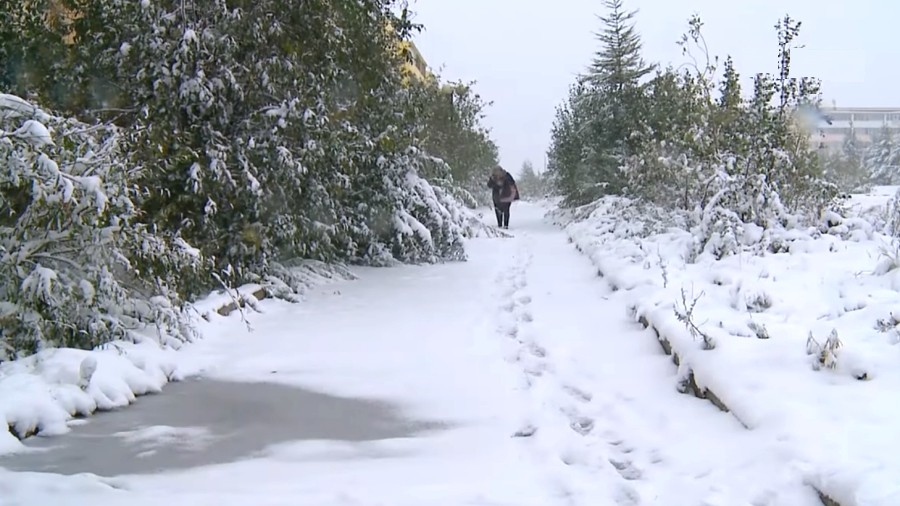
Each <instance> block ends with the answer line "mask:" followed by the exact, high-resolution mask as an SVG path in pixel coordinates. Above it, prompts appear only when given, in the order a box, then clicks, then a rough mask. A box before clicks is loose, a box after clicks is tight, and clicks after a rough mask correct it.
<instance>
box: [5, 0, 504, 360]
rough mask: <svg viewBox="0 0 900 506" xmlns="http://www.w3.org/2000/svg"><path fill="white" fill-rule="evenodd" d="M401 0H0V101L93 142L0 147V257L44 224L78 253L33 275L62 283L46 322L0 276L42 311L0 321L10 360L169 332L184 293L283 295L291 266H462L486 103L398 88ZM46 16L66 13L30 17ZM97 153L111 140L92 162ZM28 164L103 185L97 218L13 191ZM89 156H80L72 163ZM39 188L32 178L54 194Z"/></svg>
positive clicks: (486, 163) (29, 171)
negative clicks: (15, 100) (87, 290)
mask: <svg viewBox="0 0 900 506" xmlns="http://www.w3.org/2000/svg"><path fill="white" fill-rule="evenodd" d="M398 3H399V2H397V1H395V0H360V1H354V2H332V1H330V0H309V1H303V2H299V3H298V2H295V1H292V0H253V1H248V0H206V1H202V2H200V1H188V2H184V1H181V0H148V1H138V0H36V1H34V2H26V3H25V5H24V6H23V5H19V3H17V2H13V3H9V2H7V3H4V4H0V62H2V67H0V91H13V92H15V93H16V94H18V95H21V96H24V97H28V98H30V99H32V100H33V101H34V102H36V103H39V104H41V106H43V107H46V109H47V110H53V111H58V112H60V114H59V116H64V117H70V118H77V120H75V119H73V120H69V119H54V120H52V121H53V122H54V123H53V125H52V126H51V129H53V128H57V124H59V125H62V124H66V125H68V124H69V123H71V124H73V125H74V124H77V125H79V127H78V128H81V129H83V130H85V131H88V132H91V135H87V136H85V135H76V134H74V133H71V132H70V130H67V129H63V130H61V131H63V132H64V135H62V136H61V137H58V144H57V145H54V146H53V148H52V150H51V148H49V147H47V146H43V147H41V148H40V149H35V150H34V151H33V152H29V151H27V149H26V148H24V147H21V146H19V145H14V146H11V147H9V151H8V154H10V156H12V154H16V156H19V155H21V154H22V153H23V152H24V153H25V154H26V155H27V156H25V158H22V160H24V161H21V162H16V164H15V165H10V163H11V162H9V160H11V159H12V158H8V160H7V163H6V166H4V170H5V171H6V172H8V173H9V174H8V177H7V178H6V180H5V181H6V183H5V184H6V186H5V187H3V189H0V191H2V192H3V201H2V204H3V206H2V211H3V213H2V214H3V220H5V221H4V222H3V224H4V226H8V227H9V230H10V232H9V237H8V238H7V240H6V242H5V243H4V244H3V246H4V247H6V248H7V250H9V251H12V250H13V249H14V248H16V247H20V246H17V245H16V244H17V241H27V240H28V238H29V237H31V236H33V235H35V234H44V233H48V232H53V234H55V235H54V237H57V236H58V237H63V236H66V237H68V235H72V236H73V237H76V238H78V240H79V241H81V242H72V244H73V245H75V244H77V247H78V248H79V249H80V250H81V251H83V252H85V253H86V254H88V253H92V254H93V256H89V257H84V258H83V259H82V260H83V261H84V262H85V265H84V267H83V272H81V271H79V273H78V274H77V275H76V274H73V273H72V272H68V271H66V272H64V270H63V266H64V265H68V264H67V263H66V262H65V261H63V260H59V258H63V256H61V255H60V254H54V259H56V260H58V261H57V263H56V264H54V265H48V264H47V263H46V262H44V263H43V264H41V265H42V266H43V267H46V268H47V269H48V270H47V271H41V272H43V273H44V274H46V276H48V277H47V279H50V278H53V279H62V277H65V283H63V284H62V285H60V286H67V287H69V288H66V289H65V290H68V292H66V293H65V294H63V292H53V297H54V298H53V299H52V301H53V303H54V304H55V305H54V306H52V307H55V308H56V309H53V311H54V312H52V313H48V312H47V311H50V309H51V307H50V306H47V304H46V301H45V302H44V303H43V304H45V306H46V307H39V305H38V304H39V303H38V302H37V299H34V300H30V301H23V300H22V299H20V298H16V297H19V295H15V294H16V293H18V292H17V291H16V290H17V289H20V288H22V287H23V286H24V285H23V283H25V279H26V278H25V277H23V276H25V275H26V274H27V272H26V271H27V269H26V271H22V268H21V267H19V266H15V268H14V269H13V267H10V269H12V270H10V271H9V273H8V275H7V281H8V282H9V285H8V286H9V287H10V288H9V289H8V293H6V294H5V298H4V299H3V300H0V305H2V304H4V303H6V302H8V303H10V304H13V305H16V304H19V306H15V307H16V308H18V307H27V308H28V309H27V310H28V311H37V312H38V313H40V314H41V315H42V318H43V320H41V322H42V323H35V324H34V325H35V326H32V327H29V328H27V329H26V328H25V327H23V325H24V324H23V323H22V322H25V321H28V322H35V321H37V320H34V319H28V318H31V316H28V317H27V318H26V319H22V318H25V317H21V318H20V316H15V315H24V314H26V313H25V312H22V311H25V309H22V310H21V311H20V310H19V309H16V310H15V311H13V310H12V309H10V311H12V312H8V313H4V314H3V315H4V316H3V319H2V320H0V330H2V331H3V341H4V342H6V343H7V344H8V346H10V347H11V350H12V351H11V353H12V352H18V351H33V349H34V348H35V347H40V346H46V345H57V344H65V345H71V346H81V347H91V346H94V345H96V344H98V343H99V342H104V341H107V340H109V339H113V338H116V337H122V336H124V335H126V334H128V333H129V332H132V331H134V330H135V329H136V328H137V327H138V326H139V325H137V323H135V322H140V323H148V324H156V325H158V326H160V328H162V329H164V331H165V333H169V334H172V333H177V332H181V331H182V330H183V329H180V327H179V326H181V325H183V324H184V322H182V321H180V320H178V319H177V318H176V316H177V315H178V314H180V312H179V311H180V308H181V307H182V302H181V301H183V300H192V299H194V298H196V297H199V296H202V295H205V294H206V293H207V292H208V291H209V290H210V289H213V288H220V287H221V285H223V284H224V285H226V286H234V285H239V284H243V283H247V282H258V283H263V284H269V285H271V286H278V287H283V286H285V284H287V286H297V283H299V282H300V281H301V280H300V279H299V278H298V279H294V278H293V277H292V274H291V273H292V270H291V269H290V267H289V266H291V265H295V264H296V262H297V261H298V260H302V259H314V260H321V261H326V262H358V263H367V264H376V265H386V264H390V263H393V262H396V261H403V262H438V261H448V260H449V261H452V260H464V259H465V251H464V249H463V238H464V237H465V236H466V235H468V234H471V233H472V230H470V224H471V222H472V216H471V215H470V213H468V212H467V211H466V210H465V209H464V208H463V207H462V206H461V204H460V201H461V200H463V201H465V202H466V203H467V204H473V200H474V199H473V198H472V196H471V195H470V194H469V193H468V192H467V189H473V188H474V186H471V185H470V183H471V182H472V181H474V180H475V179H477V180H478V181H479V183H480V182H481V180H482V176H483V174H484V173H485V172H486V171H487V169H489V168H490V167H491V166H492V165H494V164H496V160H497V148H496V146H495V145H494V144H493V142H492V141H491V140H490V138H489V134H488V132H487V130H486V129H485V128H484V127H483V126H482V125H481V120H482V116H483V111H484V108H485V107H486V106H487V104H486V103H485V102H484V101H483V100H482V99H481V97H480V96H478V95H477V94H476V93H475V91H474V90H473V89H472V86H471V85H470V84H465V85H464V84H462V83H451V84H450V85H449V88H442V87H440V86H438V85H437V84H436V83H422V84H412V85H410V84H409V83H408V82H407V81H406V80H405V79H404V76H403V75H402V72H401V68H402V65H403V63H404V61H405V58H407V56H408V55H406V54H404V51H403V49H402V42H403V41H405V40H407V39H408V38H409V36H410V34H411V33H412V32H413V31H414V30H416V29H417V28H418V27H416V26H414V25H413V24H412V23H411V22H410V21H409V16H408V12H407V11H406V10H405V9H403V10H401V11H400V13H396V12H395V10H396V9H395V8H396V7H397V4H398ZM48 9H57V10H59V12H65V13H69V15H67V16H61V17H59V18H58V19H57V18H53V17H47V16H45V14H46V13H47V12H48ZM54 12H55V11H54ZM447 89H450V90H452V93H451V94H447V93H445V90H447ZM450 99H452V100H450ZM29 107H30V106H29ZM48 118H50V116H48ZM47 121H51V120H49V119H48V120H47ZM79 121H80V122H82V123H79ZM88 125H90V126H88ZM0 128H5V125H4V126H3V127H0ZM59 128H62V127H59ZM3 132H4V130H0V138H2V134H3ZM57 133H58V132H57ZM104 135H105V136H107V137H108V138H114V139H115V142H114V144H115V146H114V148H112V147H110V146H111V144H110V143H111V142H112V141H107V140H102V139H100V137H102V136H104ZM98 136H100V137H98ZM107 137H103V139H107ZM100 145H102V146H104V147H109V150H108V151H103V152H102V153H103V157H99V155H98V153H100V151H99V148H97V146H100ZM43 154H47V155H48V156H50V158H51V159H53V160H56V161H57V162H56V163H57V164H58V165H59V166H60V169H59V171H58V172H59V174H63V175H62V176H60V175H57V176H55V177H56V178H57V180H59V178H60V177H61V178H63V180H65V179H67V178H75V179H77V178H83V177H84V176H85V171H88V172H89V173H91V174H99V173H101V172H102V173H103V174H105V175H106V176H107V177H105V178H104V179H103V182H102V184H101V186H102V189H103V191H104V193H105V194H106V195H108V196H109V199H110V203H109V206H108V210H105V211H103V212H102V213H100V214H99V215H98V216H96V217H95V218H93V219H94V221H92V222H91V224H90V226H87V225H81V224H80V223H81V222H80V221H79V220H82V219H86V217H88V216H89V215H88V214H84V213H81V212H80V211H77V210H78V209H79V208H77V207H72V206H61V205H59V202H57V201H55V200H53V201H50V200H46V201H45V200H31V199H30V196H29V194H28V192H25V191H23V188H24V187H25V186H27V185H26V184H25V183H24V182H23V181H28V180H29V179H30V178H35V177H38V175H39V174H42V173H41V170H43V169H42V167H44V165H42V163H43V162H40V163H39V160H42V158H41V156H42V155H43ZM92 156H94V157H96V158H91V157H92ZM88 159H90V160H91V164H90V165H89V166H88V165H84V164H81V163H80V162H76V160H88ZM17 160H18V159H17ZM36 174H37V175H36ZM44 177H46V181H45V183H46V185H49V186H53V184H56V183H55V182H54V181H56V182H58V181H57V180H53V179H52V178H51V177H50V176H48V175H46V174H44ZM98 184H100V183H98ZM467 185H469V186H467ZM76 189H77V185H76ZM478 189H479V190H481V185H480V184H479V185H478ZM482 193H483V192H482ZM76 195H78V199H79V201H81V200H82V198H81V196H80V194H78V193H77V191H76ZM88 200H89V199H88ZM121 206H124V207H121ZM76 212H78V213H80V214H77V215H75V214H72V213H76ZM113 216H117V217H118V216H121V218H116V220H118V221H117V222H116V224H115V226H116V227H119V228H117V229H116V230H115V234H112V235H111V236H109V237H107V236H104V238H103V240H102V241H101V240H100V239H97V237H96V236H97V234H98V233H99V232H97V230H101V229H102V230H106V231H107V232H104V233H106V234H107V235H109V232H108V231H109V230H110V229H109V227H110V226H113V225H110V223H108V220H111V219H113V218H112V217H113ZM36 217H40V219H38V218H36ZM85 227H87V228H85ZM104 227H105V228H104ZM87 237H93V238H94V239H96V240H97V241H99V242H97V243H96V244H99V245H102V247H103V248H107V250H108V251H109V252H110V253H109V254H110V255H112V256H113V257H114V258H107V257H106V256H103V255H99V254H97V253H96V251H97V249H96V248H99V247H101V246H96V245H94V243H90V244H89V241H88V239H87ZM67 240H68V239H67ZM73 241H74V239H73ZM61 244H68V243H65V242H64V243H61ZM188 245H193V247H191V246H188ZM73 247H75V246H73ZM194 247H196V249H194ZM66 248H68V246H66ZM66 251H69V250H68V249H66ZM20 257H21V255H20ZM25 257H26V258H27V255H26V256H25ZM17 258H19V257H17ZM79 258H80V257H79ZM92 258H93V260H92ZM56 260H54V261H56ZM29 261H31V262H32V264H29V265H28V269H31V270H34V268H35V267H34V265H33V264H35V263H36V262H35V261H34V260H33V259H29ZM79 261H81V260H79ZM11 265H12V264H11ZM23 272H26V274H22V273H23ZM28 272H30V271H28ZM14 274H15V275H14ZM16 276H18V277H16ZM54 276H56V277H55V278H54ZM61 276H62V277H61ZM79 276H80V277H79ZM104 276H105V277H104ZM79 280H87V281H86V282H89V283H94V284H95V285H96V286H103V287H107V288H109V290H108V291H106V292H104V291H102V290H100V289H99V288H98V289H97V290H95V292H94V293H96V294H97V296H96V298H95V299H91V300H88V299H87V298H85V297H81V296H79V295H78V293H80V292H78V291H77V290H76V289H75V288H71V287H77V286H80V285H78V283H80V282H81V281H79ZM110 280H112V281H110ZM113 282H115V283H118V285H116V284H115V283H113ZM42 283H43V282H42ZM66 283H68V284H66ZM45 285H46V283H44V285H41V286H45ZM29 286H31V285H29ZM35 286H36V285H35ZM54 286H55V285H54ZM117 287H118V288H117ZM22 293H30V292H27V290H23V291H22ZM48 293H49V292H48ZM79 297H80V298H79ZM159 297H162V298H159ZM48 300H49V299H48ZM4 301H6V302H4ZM154 301H156V302H154ZM26 303H27V304H31V305H30V306H28V305H27V304H26ZM22 304H25V305H22ZM141 305H142V307H144V309H142V310H141V311H140V312H139V311H137V310H136V309H134V308H135V307H137V306H141ZM157 306H158V307H157ZM10 307H13V306H10ZM162 307H168V308H170V309H171V311H169V312H168V313H166V312H165V311H162V309H159V308H162ZM123 308H124V309H123ZM147 308H156V309H153V310H152V311H151V310H150V309H147ZM16 311H19V312H16ZM104 311H105V312H106V313H110V314H113V313H114V314H115V318H112V317H110V318H107V319H106V320H103V321H106V322H112V323H109V324H108V328H106V330H103V329H100V330H97V329H99V327H97V326H96V324H95V323H92V322H88V320H89V319H91V318H95V319H97V318H100V319H103V318H105V317H104V316H103V315H104V314H106V313H104ZM138 312H139V313H140V315H139V316H134V315H135V314H137V313H138ZM28 314H30V313H28ZM10 315H13V316H10ZM92 315H100V316H96V317H95V316H92ZM91 321H93V320H91ZM16 322H19V323H16ZM85 322H88V323H85ZM173 322H174V323H173ZM85 329H93V330H90V332H88V331H87V330H85ZM123 329H124V330H123ZM173 329H174V330H173ZM126 330H127V331H126ZM132 333H133V332H132ZM76 334H77V335H78V336H81V337H79V338H78V339H74V338H71V336H70V335H76ZM67 336H69V337H67ZM82 338H83V339H82ZM21 339H24V341H22V340H21ZM25 342H27V343H31V344H29V345H27V346H26V345H24V344H21V343H25ZM10 343H12V344H10ZM32 345H33V346H32Z"/></svg>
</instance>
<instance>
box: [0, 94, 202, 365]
mask: <svg viewBox="0 0 900 506" xmlns="http://www.w3.org/2000/svg"><path fill="white" fill-rule="evenodd" d="M24 132H27V135H22V133H24ZM54 137H55V139H54ZM119 140H120V139H119V132H118V131H117V130H116V129H115V128H113V127H108V126H102V125H101V127H100V128H87V126H86V125H83V124H80V123H77V122H75V121H71V120H67V119H64V118H58V117H52V116H50V115H48V114H46V113H44V112H42V111H41V110H40V109H38V108H37V107H35V106H33V105H31V104H30V103H28V102H26V101H24V100H22V99H20V98H18V97H12V96H9V95H4V96H2V97H0V159H2V160H3V161H4V162H5V163H4V164H3V168H4V170H3V171H2V172H0V202H2V210H3V214H2V216H0V279H2V287H3V288H2V289H0V297H2V301H3V302H2V305H3V308H4V309H3V312H2V316H0V331H2V335H3V341H4V342H5V344H6V346H5V351H6V353H4V354H3V355H0V359H8V358H11V355H13V354H15V353H16V352H23V351H24V352H28V351H36V350H38V349H41V348H43V347H46V346H58V345H65V346H75V347H92V346H94V345H97V344H100V343H102V342H105V341H106V340H109V339H111V338H133V337H134V336H135V334H134V332H135V331H137V330H138V329H139V328H140V326H141V325H140V324H141V323H142V322H148V323H156V324H158V325H160V327H161V328H163V329H165V330H166V331H172V333H173V334H174V335H179V334H180V329H181V328H182V327H181V325H180V323H181V322H182V320H183V315H182V314H181V313H180V304H179V303H178V301H177V300H172V299H170V298H166V297H163V299H162V300H160V301H159V302H157V301H151V299H149V298H148V297H147V294H154V293H159V292H160V291H164V290H165V286H166V284H167V281H168V280H167V279H166V277H165V276H153V273H152V272H146V273H144V272H142V270H141V266H142V265H143V264H144V263H145V262H147V261H152V262H164V263H168V264H170V265H173V266H175V265H177V266H179V267H181V268H190V266H191V265H193V264H194V263H196V262H197V259H196V257H194V256H191V255H190V254H189V251H188V248H187V245H186V244H182V245H180V246H179V247H172V245H171V244H170V243H169V242H167V241H166V240H164V239H163V238H161V237H159V236H156V235H154V234H153V233H151V231H150V229H149V228H147V227H142V226H137V225H131V224H130V222H131V221H132V220H133V219H134V218H135V216H136V213H137V211H136V206H135V205H134V203H133V202H132V198H133V197H134V196H135V195H134V191H135V190H134V189H133V188H132V187H130V185H129V177H130V176H131V175H132V171H131V170H130V169H129V168H128V167H127V166H126V165H124V164H123V163H122V161H121V160H122V156H121V155H122V154H121V151H120V148H119ZM162 302H164V304H163V303H162Z"/></svg>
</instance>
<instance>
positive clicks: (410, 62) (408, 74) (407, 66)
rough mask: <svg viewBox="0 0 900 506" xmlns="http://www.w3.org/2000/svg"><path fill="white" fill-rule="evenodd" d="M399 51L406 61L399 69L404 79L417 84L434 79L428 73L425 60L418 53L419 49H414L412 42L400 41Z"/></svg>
mask: <svg viewBox="0 0 900 506" xmlns="http://www.w3.org/2000/svg"><path fill="white" fill-rule="evenodd" d="M399 50H400V51H401V52H402V55H403V58H404V59H405V60H406V63H404V64H403V67H402V69H401V71H402V72H403V74H404V79H406V80H409V79H415V80H417V81H419V82H428V81H431V80H432V79H434V76H433V75H432V74H431V72H429V71H428V64H427V63H426V62H425V58H423V57H422V53H421V52H419V48H417V47H416V45H415V44H414V43H413V41H411V40H404V41H401V42H400V44H399Z"/></svg>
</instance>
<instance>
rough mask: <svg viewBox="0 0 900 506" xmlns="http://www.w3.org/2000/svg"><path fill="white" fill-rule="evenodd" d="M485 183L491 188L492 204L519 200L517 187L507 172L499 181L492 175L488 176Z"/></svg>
mask: <svg viewBox="0 0 900 506" xmlns="http://www.w3.org/2000/svg"><path fill="white" fill-rule="evenodd" d="M487 185H488V188H490V189H491V193H492V195H491V196H492V197H493V200H494V204H500V203H504V202H512V201H513V200H519V188H518V187H517V186H516V180H515V179H513V177H512V174H510V173H509V172H507V173H506V175H505V176H503V178H501V179H500V181H499V182H498V181H497V180H496V179H494V178H493V177H490V178H488V183H487Z"/></svg>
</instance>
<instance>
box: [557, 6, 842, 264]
mask: <svg viewBox="0 0 900 506" xmlns="http://www.w3.org/2000/svg"><path fill="white" fill-rule="evenodd" d="M606 6H607V9H608V11H609V15H608V16H607V17H605V18H602V19H603V22H604V25H605V26H606V29H605V31H604V32H603V36H602V37H601V38H600V42H601V45H602V46H601V49H600V51H599V52H598V56H597V57H596V58H595V59H594V62H593V64H592V65H591V68H590V72H589V75H588V77H587V78H585V79H582V80H581V81H580V82H579V83H578V84H576V85H575V86H573V88H572V91H571V93H570V96H569V98H568V100H567V102H566V103H565V104H564V105H563V106H561V107H560V108H559V109H558V111H557V118H556V122H555V124H554V129H553V132H552V142H551V147H550V150H549V153H548V155H549V169H550V171H551V172H552V175H553V180H554V182H555V184H556V186H557V188H558V190H559V191H560V192H561V193H562V194H563V195H564V196H565V197H566V203H568V204H581V203H585V202H588V201H590V200H593V199H596V198H598V197H599V196H601V195H602V194H603V193H620V194H625V195H628V196H632V197H639V198H642V199H643V200H645V201H647V202H650V203H654V204H658V205H661V206H664V207H666V208H669V209H674V210H680V211H684V212H687V213H689V215H690V216H691V217H692V218H691V222H692V223H693V225H692V226H693V227H694V228H695V231H696V235H697V237H698V248H699V250H704V249H705V250H709V251H713V252H715V253H716V254H719V255H724V254H728V253H730V252H733V251H735V249H736V248H739V247H741V244H742V243H743V242H746V241H747V240H750V238H751V237H758V234H756V233H755V232H752V233H749V234H748V233H747V232H748V229H747V227H746V225H752V226H753V227H761V228H762V229H763V230H765V229H768V228H770V227H777V226H785V225H787V224H789V223H794V222H796V220H797V219H803V218H804V217H807V218H811V219H817V218H818V217H819V216H820V215H821V213H822V212H823V211H824V210H826V209H828V208H829V207H830V206H832V204H833V203H834V199H835V197H836V195H837V190H838V189H837V187H836V186H835V185H834V184H833V183H832V182H829V181H827V180H826V178H825V175H826V174H825V171H824V170H823V165H822V163H821V160H820V159H819V156H818V154H817V153H816V152H815V151H814V150H812V149H811V148H810V143H809V137H808V133H807V132H806V131H805V130H804V129H803V128H802V127H801V126H800V123H799V121H798V120H797V115H798V114H803V113H804V112H805V111H807V110H809V109H815V108H817V107H818V104H819V83H818V81H817V80H815V79H812V78H805V77H802V78H796V77H794V76H793V75H792V74H791V70H790V64H791V56H792V51H793V49H794V48H795V39H796V37H797V36H798V34H799V29H800V23H799V22H796V21H794V20H793V19H791V18H790V17H788V16H785V18H784V19H782V20H780V21H779V22H778V23H777V24H776V25H775V28H776V33H777V37H778V72H777V73H775V74H758V75H756V76H754V79H753V88H752V90H750V91H751V93H750V96H749V97H748V98H744V96H743V93H742V90H741V86H740V76H739V74H738V72H737V70H736V68H735V65H734V62H733V61H732V60H731V58H730V57H729V58H727V59H725V60H724V62H723V64H722V68H721V77H720V78H719V79H718V80H717V81H714V80H713V78H712V76H713V75H715V74H716V73H717V71H718V70H719V68H718V64H719V62H718V59H716V58H712V57H711V56H710V55H709V50H708V48H707V46H706V42H705V39H704V38H703V35H702V27H703V23H702V21H701V20H700V18H699V17H697V16H695V17H693V18H692V19H691V20H690V22H689V26H688V31H687V33H686V34H685V35H684V37H683V38H682V40H681V41H680V43H679V45H680V46H681V47H682V50H683V52H684V55H685V56H686V57H687V58H688V60H689V63H687V64H686V65H684V66H683V67H682V69H673V68H671V67H670V68H666V69H664V70H659V71H656V72H655V75H653V76H652V77H650V78H649V80H648V81H646V82H644V81H642V79H643V78H645V77H648V76H649V74H650V73H651V72H652V67H651V66H649V65H647V64H645V63H644V62H643V60H642V59H641V57H640V39H639V36H638V35H637V32H636V31H635V30H634V26H633V25H627V24H626V23H627V22H628V21H629V20H630V19H631V17H632V15H633V13H623V7H622V1H621V0H608V1H607V5H606ZM698 49H699V55H698V54H697V50H698ZM698 56H699V59H698ZM598 190H602V191H598Z"/></svg>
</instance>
